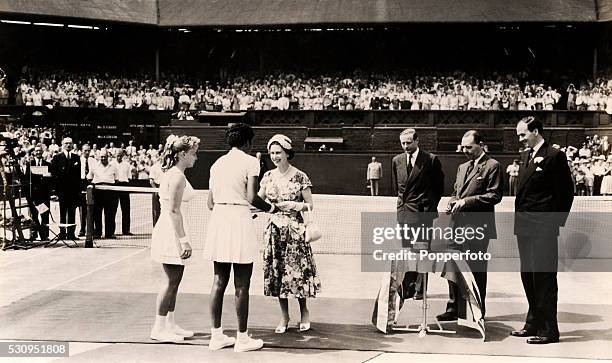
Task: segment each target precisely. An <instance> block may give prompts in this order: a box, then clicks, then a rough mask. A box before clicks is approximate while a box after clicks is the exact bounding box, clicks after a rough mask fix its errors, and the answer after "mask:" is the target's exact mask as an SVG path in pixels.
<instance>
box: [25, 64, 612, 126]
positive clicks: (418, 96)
mask: <svg viewBox="0 0 612 363" xmlns="http://www.w3.org/2000/svg"><path fill="white" fill-rule="evenodd" d="M23 76H24V78H23V79H22V80H21V81H20V82H19V84H18V86H17V88H16V92H15V102H16V104H18V105H28V106H45V105H48V106H54V107H57V106H61V107H101V108H118V109H136V108H138V109H149V110H174V111H183V115H184V116H185V117H188V113H187V112H185V111H190V110H191V111H195V110H198V111H202V110H203V111H218V112H221V111H246V110H380V109H382V110H553V109H557V108H559V101H560V100H561V97H562V95H561V94H560V91H559V90H557V89H554V88H553V87H552V86H550V85H546V84H544V83H540V82H534V81H532V80H530V78H529V77H528V74H527V73H526V72H521V73H515V74H493V75H488V76H484V75H469V74H466V73H464V72H460V71H456V72H453V73H450V74H436V75H420V74H417V75H415V74H400V73H394V74H392V75H391V74H383V73H362V72H358V71H356V72H353V73H352V74H348V75H347V74H333V75H316V76H309V75H304V74H290V73H285V74H276V75H268V76H264V77H259V76H255V75H240V76H235V77H230V78H228V79H227V80H226V81H224V82H214V81H203V80H198V79H188V78H187V77H185V76H177V75H169V76H163V77H161V80H158V81H156V80H154V78H153V77H152V76H151V75H136V76H134V75H133V76H130V77H125V76H118V75H111V74H102V73H97V74H92V73H68V72H63V71H58V72H45V73H40V72H36V71H29V72H28V73H27V74H24V75H23ZM567 92H568V93H569V94H574V93H575V94H576V96H575V97H573V101H572V102H571V107H576V108H579V109H582V107H584V104H585V103H584V96H582V95H580V97H578V95H579V94H580V93H579V92H574V91H571V90H570V88H568V91H567ZM580 92H588V93H589V94H593V92H592V91H588V90H586V89H585V90H584V91H583V90H582V89H581V90H580ZM608 96H609V93H608V92H606V93H601V94H600V96H598V97H599V98H598V101H597V102H596V103H595V104H594V105H591V106H588V107H587V109H589V110H590V109H592V108H593V107H596V109H605V107H606V106H608V105H610V106H609V107H612V98H610V100H609V101H608V98H609V97H608ZM593 97H594V96H593ZM606 102H607V103H606ZM591 103H592V101H587V103H586V104H587V105H590V104H591ZM567 106H568V108H569V107H570V101H569V100H568V105H567Z"/></svg>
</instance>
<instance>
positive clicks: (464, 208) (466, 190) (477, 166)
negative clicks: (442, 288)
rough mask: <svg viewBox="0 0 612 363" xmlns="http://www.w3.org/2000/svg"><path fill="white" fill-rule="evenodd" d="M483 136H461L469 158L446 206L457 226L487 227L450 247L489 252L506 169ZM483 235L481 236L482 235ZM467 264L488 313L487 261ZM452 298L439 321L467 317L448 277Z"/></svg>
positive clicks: (463, 149) (459, 170) (481, 304)
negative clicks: (486, 148)
mask: <svg viewBox="0 0 612 363" xmlns="http://www.w3.org/2000/svg"><path fill="white" fill-rule="evenodd" d="M483 147H484V139H483V137H482V135H481V134H480V133H479V132H478V131H476V130H470V131H468V132H466V133H465V134H464V135H463V138H462V139H461V150H462V151H463V153H464V154H465V156H467V158H468V159H469V161H467V162H465V163H463V164H461V165H459V168H458V169H457V179H456V181H455V189H454V191H453V195H452V196H451V198H450V200H449V203H448V205H447V207H446V210H447V213H450V214H452V223H453V226H454V228H457V227H463V228H465V227H472V228H478V227H481V228H485V230H484V233H483V235H475V236H474V238H472V239H466V240H465V241H462V242H463V243H459V242H457V243H453V244H451V247H452V248H454V249H457V250H460V251H467V250H470V251H471V252H482V253H486V252H487V248H488V247H489V240H490V239H495V238H497V229H496V227H495V214H494V211H495V205H496V204H498V203H499V202H501V200H502V195H503V171H502V168H501V165H500V163H499V162H498V161H497V160H495V159H493V158H490V157H489V156H487V154H485V152H484V150H483ZM481 236H482V237H483V238H479V237H481ZM468 266H469V267H470V271H472V273H473V275H474V280H475V281H476V286H478V291H479V292H480V306H481V307H482V313H483V316H484V313H485V297H486V294H487V261H486V260H482V261H481V260H469V261H468ZM448 293H449V301H448V303H447V304H446V312H444V313H442V314H440V315H438V316H437V318H438V320H440V321H449V320H456V319H457V315H458V314H459V316H461V317H464V316H463V315H464V314H462V312H461V311H459V310H460V307H461V304H459V303H458V302H459V299H460V297H461V295H460V291H459V287H458V285H457V284H455V283H454V282H452V281H450V280H449V281H448Z"/></svg>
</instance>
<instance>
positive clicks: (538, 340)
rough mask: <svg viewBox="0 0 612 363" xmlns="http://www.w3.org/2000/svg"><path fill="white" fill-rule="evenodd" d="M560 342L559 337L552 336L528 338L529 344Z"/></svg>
mask: <svg viewBox="0 0 612 363" xmlns="http://www.w3.org/2000/svg"><path fill="white" fill-rule="evenodd" d="M550 343H559V338H550V337H532V338H529V339H527V344H550Z"/></svg>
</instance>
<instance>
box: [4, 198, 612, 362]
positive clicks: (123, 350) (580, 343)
mask: <svg viewBox="0 0 612 363" xmlns="http://www.w3.org/2000/svg"><path fill="white" fill-rule="evenodd" d="M205 200H206V192H198V194H197V197H196V199H195V201H194V202H192V203H191V205H190V210H189V213H188V224H189V234H190V236H191V239H192V241H193V244H194V247H195V248H196V249H197V250H196V251H195V253H194V256H195V259H196V260H197V261H196V263H194V264H193V265H191V266H189V267H187V269H186V271H185V276H184V279H183V282H182V284H181V290H180V294H179V300H178V302H177V311H176V314H177V320H178V322H179V323H180V324H181V325H182V326H183V327H185V328H188V329H192V330H194V331H196V332H197V334H196V336H195V337H194V338H193V339H192V340H187V341H186V342H185V343H183V344H174V345H171V344H156V343H154V342H153V341H151V340H149V339H148V334H149V331H150V328H151V324H152V322H153V318H154V313H155V312H154V302H155V296H156V293H157V289H158V285H159V281H160V279H161V278H162V270H161V266H158V265H157V264H154V263H152V262H151V261H150V259H149V250H148V248H147V247H148V246H149V243H150V231H151V228H152V221H151V195H150V194H145V193H134V194H132V195H131V202H132V213H131V215H132V226H133V228H132V232H133V233H135V236H131V237H123V236H119V239H117V240H99V241H96V242H97V244H98V245H99V247H100V248H92V249H85V248H66V247H64V246H62V245H58V246H56V247H54V248H35V249H30V250H9V251H4V252H3V253H2V254H0V263H1V266H2V267H1V270H0V273H1V274H2V276H3V278H2V279H0V287H1V288H2V293H0V316H1V318H0V321H2V322H3V324H2V327H0V339H1V340H3V341H13V340H23V341H69V342H72V343H71V345H70V349H71V353H70V355H71V356H70V357H69V358H36V359H37V360H32V359H28V361H58V362H62V361H65V360H68V361H70V362H79V361H82V362H86V361H87V362H89V361H151V362H162V361H176V362H182V361H217V360H224V361H225V360H228V361H246V360H248V361H286V360H290V359H302V360H304V359H305V360H307V361H311V360H315V359H316V360H318V361H334V362H335V361H346V362H365V361H373V362H391V361H399V360H402V361H405V360H407V359H410V360H413V361H428V362H431V361H432V360H433V361H438V360H448V359H454V360H462V359H463V360H469V361H473V362H478V361H479V360H482V361H484V359H487V360H490V357H488V356H491V355H493V356H496V358H499V359H500V361H504V360H507V361H513V360H520V361H521V362H524V361H525V359H532V360H535V361H542V362H545V361H548V359H550V361H552V359H555V360H554V361H559V358H566V359H570V358H574V359H581V360H582V361H584V359H598V360H600V359H611V358H612V349H611V344H610V342H611V341H612V329H611V328H610V327H611V326H612V308H611V307H612V306H610V303H609V300H610V299H609V296H612V286H610V284H609V283H608V281H609V280H610V278H612V273H610V272H597V273H594V272H562V273H559V314H558V316H559V327H560V330H561V343H560V344H551V345H547V346H532V345H527V344H525V342H524V339H522V338H513V337H509V336H508V334H509V332H510V331H511V330H513V329H517V328H520V327H521V326H522V322H523V320H524V314H525V312H526V308H527V302H526V299H525V297H524V293H523V290H522V285H521V282H520V277H519V274H518V272H495V273H490V274H489V293H488V295H487V315H488V317H487V321H486V325H487V341H486V342H484V343H483V342H482V341H481V340H480V336H479V334H478V333H477V332H474V331H471V330H470V329H467V328H464V327H459V326H457V324H456V323H445V324H444V326H445V328H449V329H452V330H456V331H457V333H456V334H452V335H436V334H430V335H427V336H426V337H425V338H417V336H416V334H413V333H396V334H390V335H383V334H380V333H378V332H377V331H376V329H375V328H374V327H373V326H372V325H371V322H370V321H371V314H372V308H373V304H374V299H375V297H376V293H377V290H378V287H379V283H380V277H381V274H380V273H375V272H362V271H361V247H360V238H361V231H360V213H361V212H362V211H370V212H393V211H394V208H395V203H394V198H387V197H354V196H350V197H349V196H329V195H315V196H314V202H315V207H316V215H315V216H316V217H315V219H316V221H317V222H318V223H319V224H320V226H321V228H322V230H323V231H324V233H325V236H324V238H323V239H322V240H320V241H318V242H316V243H315V244H313V248H314V250H315V252H316V261H317V265H318V269H319V270H320V273H321V282H322V285H323V292H322V293H321V294H320V295H319V297H317V299H315V300H313V301H312V302H310V304H309V306H310V310H311V319H312V330H311V331H309V332H306V333H299V332H298V331H297V329H290V330H289V332H288V333H287V334H283V335H278V334H274V328H275V327H276V325H277V323H278V319H279V309H278V304H277V302H276V300H275V299H274V298H269V297H265V296H263V273H262V271H263V267H262V264H261V262H259V261H257V262H256V263H255V267H254V273H253V281H252V285H251V294H252V297H251V308H250V320H249V325H250V330H249V331H250V333H251V334H253V335H254V336H256V337H258V338H262V339H264V341H265V342H266V345H265V347H264V350H262V351H260V352H253V353H248V354H237V353H234V352H233V351H231V350H227V351H218V352H210V351H208V349H207V346H206V345H207V343H208V338H209V331H210V330H209V315H208V294H209V291H210V287H211V283H212V264H211V263H209V262H207V261H204V260H203V259H201V258H199V252H200V250H201V248H202V241H203V240H204V235H205V231H206V223H207V220H208V216H209V213H208V211H207V210H206V204H205ZM512 204H513V201H512V199H511V198H504V201H503V202H502V203H501V204H500V205H499V208H498V211H503V210H508V211H510V210H511V208H512ZM440 205H441V206H442V205H445V203H444V201H443V202H441V203H440ZM51 209H52V211H55V210H56V209H55V207H54V206H52V208H51ZM574 210H575V211H585V212H587V211H594V210H595V211H601V212H606V211H608V212H609V211H612V198H605V197H601V198H588V199H585V198H577V200H576V201H575V203H574ZM117 222H118V223H120V212H118V214H117ZM255 223H256V225H257V228H258V230H259V231H261V230H262V229H263V227H264V225H265V223H266V216H265V214H260V215H259V216H258V217H257V218H256V219H255ZM503 223H505V222H502V224H503ZM499 225H500V221H498V228H499V227H500V226H499ZM505 228H506V227H503V226H501V229H502V230H504V229H505ZM568 228H569V227H568ZM571 228H572V229H575V228H595V227H594V226H588V225H587V226H585V225H582V226H572V227H571ZM118 230H119V226H118ZM82 243H83V241H81V245H82ZM504 243H505V244H504ZM492 246H494V244H492ZM499 246H500V247H499V248H500V250H499V252H500V253H505V254H508V256H511V255H512V253H514V252H513V251H515V250H513V248H516V246H515V242H514V243H512V238H511V237H510V238H505V239H503V241H502V242H499ZM501 246H504V248H505V249H502V248H501ZM496 248H497V247H496ZM595 251H597V250H595ZM603 251H604V252H605V251H606V250H605V249H604V250H603ZM597 253H600V252H597ZM593 257H597V256H590V257H589V258H587V259H585V261H586V263H591V262H597V263H603V264H606V265H607V266H610V261H611V260H610V259H609V257H608V258H597V259H596V258H593ZM600 257H605V256H600ZM507 259H508V260H512V259H513V257H507ZM230 284H231V283H230ZM227 293H228V295H227V296H226V304H225V305H226V309H225V311H224V317H223V322H224V327H225V328H226V329H227V330H229V331H230V332H233V331H234V330H235V328H236V320H235V314H234V309H233V304H232V297H231V295H232V294H233V288H232V287H231V286H230V287H229V288H228V290H227ZM428 296H429V303H430V313H429V314H430V316H431V317H433V316H435V315H436V314H438V313H440V312H442V311H443V310H444V306H445V304H446V298H447V284H446V280H444V279H442V278H438V277H435V276H434V277H432V278H431V279H430V286H429V294H428ZM290 306H291V316H292V319H294V321H295V319H297V317H298V316H299V313H298V309H297V303H293V304H290ZM420 308H421V306H420V302H419V301H409V302H408V303H407V304H406V306H405V307H404V308H403V310H402V315H401V317H400V323H404V324H411V323H412V324H414V323H416V322H418V319H419V316H420V314H421V310H420ZM295 322H296V321H295ZM15 359H18V358H15ZM2 361H4V360H2ZM13 361H15V360H13ZM16 361H20V360H16Z"/></svg>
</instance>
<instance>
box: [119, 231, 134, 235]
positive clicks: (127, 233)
mask: <svg viewBox="0 0 612 363" xmlns="http://www.w3.org/2000/svg"><path fill="white" fill-rule="evenodd" d="M121 234H122V235H124V236H133V235H134V233H132V232H123V233H121Z"/></svg>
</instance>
